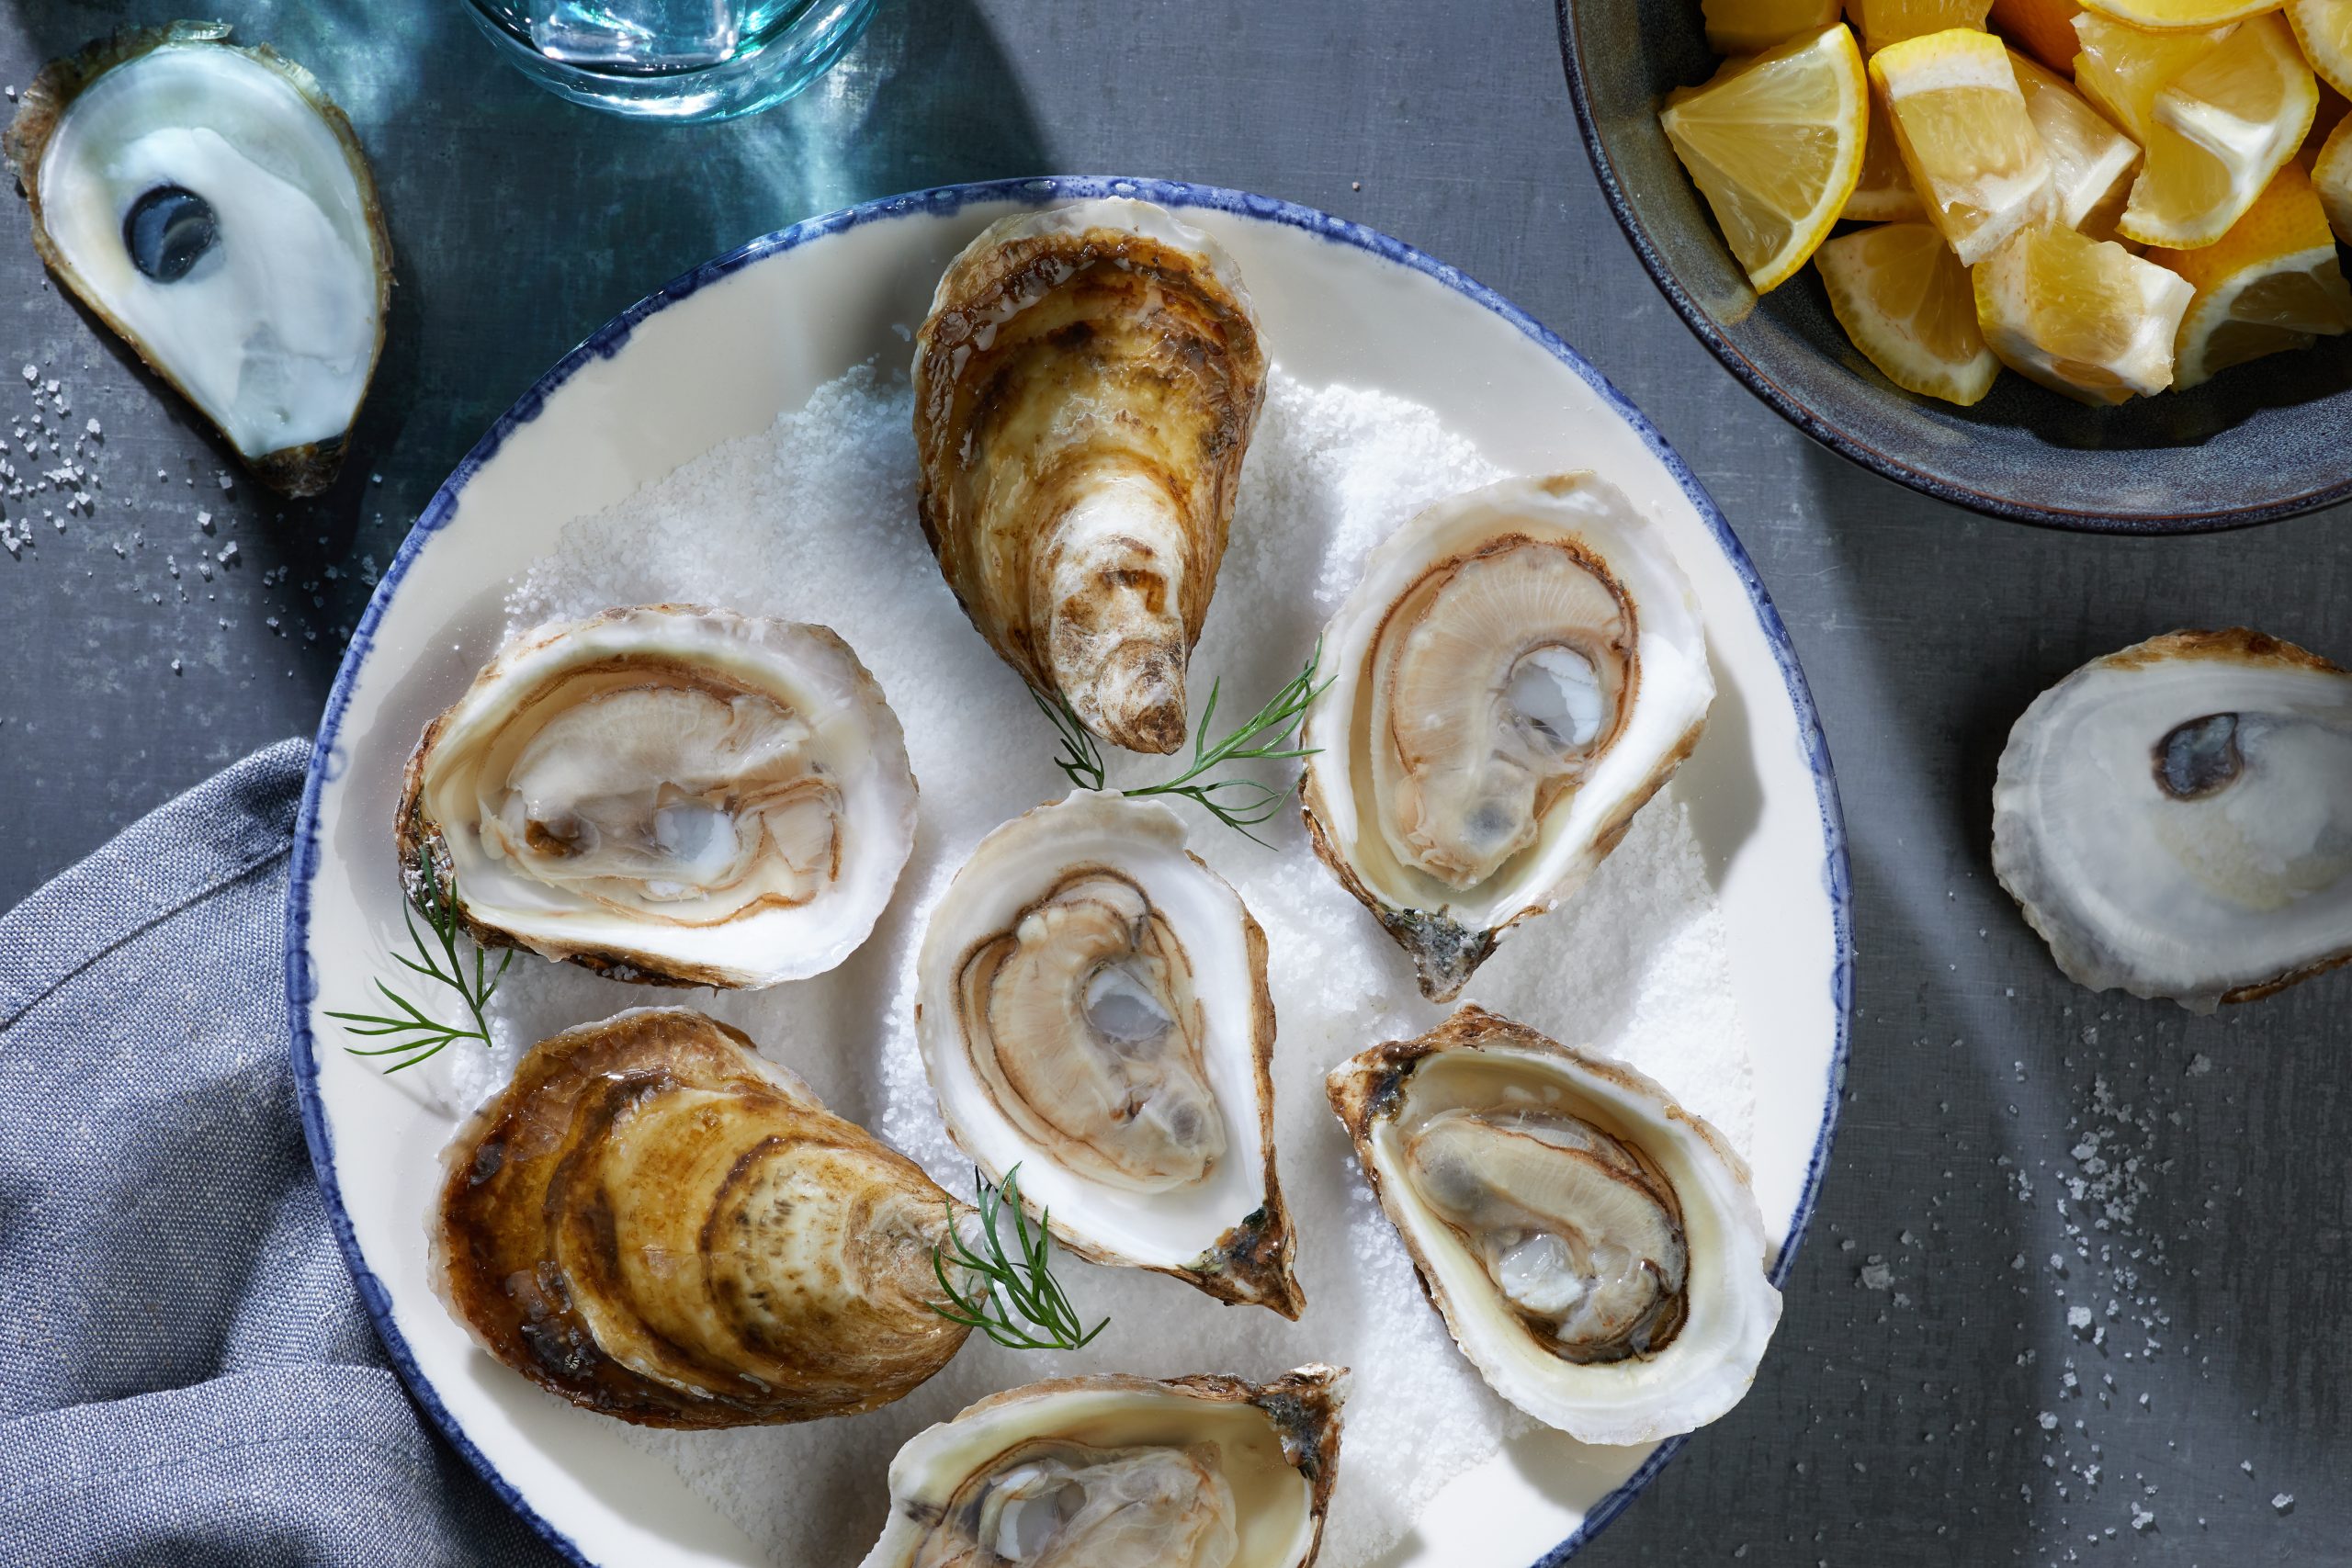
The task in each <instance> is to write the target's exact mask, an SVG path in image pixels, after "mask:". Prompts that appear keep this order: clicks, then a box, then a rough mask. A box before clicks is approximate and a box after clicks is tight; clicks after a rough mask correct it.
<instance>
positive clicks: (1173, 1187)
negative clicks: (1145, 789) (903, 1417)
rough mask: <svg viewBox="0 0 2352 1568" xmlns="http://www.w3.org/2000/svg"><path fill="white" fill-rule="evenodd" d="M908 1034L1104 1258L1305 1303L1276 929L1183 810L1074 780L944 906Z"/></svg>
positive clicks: (986, 1130)
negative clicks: (1284, 1083) (1279, 1083)
mask: <svg viewBox="0 0 2352 1568" xmlns="http://www.w3.org/2000/svg"><path fill="white" fill-rule="evenodd" d="M915 973H916V1000H915V1038H916V1040H917V1042H918V1043H920V1044H921V1046H922V1057H923V1067H924V1070H925V1072H926V1073H928V1074H929V1076H930V1078H931V1085H932V1090H933V1093H934V1094H935V1095H937V1097H938V1100H939V1111H940V1116H941V1119H942V1120H943V1121H944V1122H945V1123H946V1125H947V1132H948V1135H949V1136H950V1137H952V1138H953V1139H955V1141H956V1146H957V1147H958V1148H960V1149H962V1150H963V1151H964V1152H965V1153H966V1154H967V1155H968V1156H971V1158H972V1160H973V1161H974V1163H976V1164H977V1165H978V1166H979V1168H981V1170H982V1171H983V1172H984V1173H985V1174H986V1175H987V1176H988V1177H989V1179H991V1180H1001V1179H1002V1178H1003V1177H1004V1175H1005V1173H1006V1172H1007V1171H1009V1170H1011V1169H1012V1168H1013V1167H1015V1166H1018V1167H1020V1168H1021V1183H1020V1185H1021V1195H1022V1199H1023V1202H1024V1203H1026V1204H1027V1205H1028V1206H1029V1207H1030V1208H1031V1210H1032V1212H1033V1213H1040V1212H1042V1213H1046V1214H1047V1215H1049V1216H1050V1220H1049V1223H1050V1224H1051V1226H1052V1229H1053V1232H1054V1235H1056V1236H1057V1238H1059V1239H1060V1240H1061V1242H1062V1243H1063V1244H1064V1245H1065V1246H1067V1247H1069V1249H1070V1250H1071V1251H1073V1252H1075V1253H1077V1254H1079V1255H1080V1257H1082V1258H1088V1259H1089V1260H1091V1261H1092V1262H1096V1263H1105V1264H1114V1265H1125V1266H1128V1267H1136V1268H1144V1269H1155V1270H1158V1271H1159V1272H1161V1273H1165V1274H1170V1275H1173V1276H1175V1277H1176V1278H1178V1279H1181V1280H1184V1281H1186V1282H1187V1283H1189V1284H1191V1285H1193V1286H1195V1287H1196V1288H1198V1289H1200V1290H1202V1291H1205V1292H1208V1293H1209V1294H1210V1295H1213V1296H1216V1297H1217V1298H1218V1299H1219V1300H1222V1301H1227V1302H1235V1303H1253V1304H1256V1305H1260V1306H1265V1307H1271V1308H1272V1309H1273V1310H1274V1311H1275V1312H1278V1313H1280V1314H1283V1316H1284V1317H1290V1318H1295V1317H1296V1316H1298V1314H1299V1313H1300V1311H1301V1310H1302V1308H1303V1307H1304V1306H1305V1304H1306V1297H1305V1295H1304V1294H1303V1293H1302V1292H1300V1290H1299V1287H1298V1282H1297V1280H1295V1278H1294V1277H1293V1276H1292V1273H1291V1261H1292V1254H1293V1250H1294V1248H1295V1238H1294V1237H1293V1235H1292V1234H1291V1229H1290V1216H1289V1213H1288V1211H1287V1210H1286V1209H1285V1208H1284V1207H1283V1195H1282V1187H1281V1184H1280V1182H1279V1181H1277V1179H1275V1171H1274V1145H1273V1077H1272V1058H1273V1047H1274V1006H1273V998H1272V996H1271V995H1270V994H1269V992H1268V990H1267V986H1266V938H1265V933H1264V932H1263V931H1261V930H1260V929H1259V927H1258V922H1257V921H1256V920H1254V919H1251V918H1250V911H1249V909H1248V908H1246V907H1244V906H1243V904H1242V902H1241V898H1240V896H1239V895H1238V894H1237V893H1235V892H1234V890H1233V888H1232V887H1231V886H1229V885H1227V883H1226V881H1225V880H1224V879H1223V878H1222V877H1220V876H1218V875H1217V874H1216V873H1215V872H1213V871H1211V870H1210V869H1209V868H1208V866H1207V865H1206V864H1205V863H1204V862H1202V861H1201V860H1200V859H1199V857H1197V856H1195V855H1193V853H1191V852H1189V851H1188V850H1187V849H1186V848H1185V837H1184V825H1183V823H1182V820H1180V819H1179V818H1177V816H1176V814H1175V813H1173V812H1171V811H1170V810H1169V809H1167V808H1166V807H1162V806H1159V805H1157V804H1154V803H1152V802H1149V801H1138V800H1126V799H1123V798H1122V797H1120V796H1119V795H1106V794H1100V793H1095V792H1091V791H1080V792H1079V793H1077V794H1075V795H1071V796H1069V798H1068V799H1066V800H1062V801H1059V802H1057V803H1055V804H1053V805H1050V806H1041V807H1038V808H1037V809H1036V810H1035V811H1032V812H1029V813H1028V814H1026V815H1025V816H1023V817H1020V818H1015V819H1014V820H1012V821H1011V822H1008V823H1006V824H1005V825H1004V826H1003V827H1001V828H999V829H997V830H996V831H994V832H992V833H990V834H989V836H988V837H987V838H985V839H983V840H980V842H979V845H978V847H977V848H976V849H974V850H973V852H972V857H971V859H970V860H968V861H967V862H966V863H965V864H964V866H963V868H962V869H961V870H960V871H958V872H957V873H956V876H955V879H954V881H952V882H951V883H950V884H949V885H948V888H947V891H946V893H945V894H944V895H943V896H942V897H941V898H940V901H939V903H938V905H937V906H936V907H935V908H933V910H932V913H931V916H930V919H929V922H928V924H927V925H926V926H925V928H924V931H923V939H922V950H921V953H920V954H919V956H918V957H917V959H916V964H915Z"/></svg>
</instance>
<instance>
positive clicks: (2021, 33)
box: [1990, 0, 2083, 71]
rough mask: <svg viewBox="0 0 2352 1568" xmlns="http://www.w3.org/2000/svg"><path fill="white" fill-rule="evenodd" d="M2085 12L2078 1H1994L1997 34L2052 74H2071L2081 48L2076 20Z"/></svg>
mask: <svg viewBox="0 0 2352 1568" xmlns="http://www.w3.org/2000/svg"><path fill="white" fill-rule="evenodd" d="M2082 13H2083V8H2082V7H2081V6H2078V5H2076V4H2075V0H1993V14H1992V17H1991V18H1990V19H1991V21H1992V23H1993V28H1994V30H1995V31H1996V32H1998V33H1999V34H2000V35H2001V36H2002V37H2004V38H2006V39H2008V40H2009V41H2010V42H2011V43H2013V44H2015V45H2017V46H2018V48H2019V49H2022V50H2024V51H2026V52H2027V53H2028V54H2030V55H2032V56H2033V57H2034V58H2035V59H2036V60H2039V61H2040V62H2041V63H2043V64H2044V65H2047V66H2048V67H2050V69H2052V71H2072V70H2073V69H2074V68H2075V54H2076V53H2078V52H2079V51H2081V49H2082V45H2081V43H2080V42H2078V41H2077V40H2076V39H2075V17H2079V16H2081V15H2082Z"/></svg>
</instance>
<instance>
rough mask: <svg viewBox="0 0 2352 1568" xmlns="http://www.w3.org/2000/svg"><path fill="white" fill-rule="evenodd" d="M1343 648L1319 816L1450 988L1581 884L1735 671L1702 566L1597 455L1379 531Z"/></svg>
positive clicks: (1432, 983) (1348, 878)
mask: <svg viewBox="0 0 2352 1568" xmlns="http://www.w3.org/2000/svg"><path fill="white" fill-rule="evenodd" d="M1324 648H1325V650H1326V658H1327V659H1328V660H1330V662H1329V665H1328V666H1327V668H1328V669H1329V671H1330V681H1329V684H1328V685H1327V686H1326V687H1325V688H1324V690H1323V692H1322V693H1321V694H1319V695H1318V696H1317V698H1316V699H1315V701H1314V703H1313V704H1312V705H1310V706H1309V707H1308V709H1307V712H1306V724H1305V728H1304V732H1303V739H1302V741H1301V744H1302V745H1304V746H1306V747H1308V748H1310V749H1311V750H1312V754H1311V755H1310V756H1309V757H1308V759H1307V763H1306V783H1305V784H1304V786H1303V788H1302V790H1301V802H1302V805H1303V807H1304V809H1305V811H1306V824H1307V830H1308V833H1309V835H1310V836H1311V838H1312V840H1313V841H1314V844H1315V851H1316V852H1317V854H1318V855H1320V856H1321V857H1322V858H1323V861H1324V863H1326V864H1327V865H1329V867H1330V868H1331V870H1332V873H1333V874H1335V875H1337V876H1338V877H1339V879H1340V883H1341V884H1342V885H1343V886H1346V888H1347V889H1348V891H1349V892H1351V893H1352V894H1354V895H1355V896H1356V897H1358V898H1359V899H1361V900H1363V903H1364V905H1365V906H1366V907H1367V908H1370V909H1371V910H1372V911H1373V913H1374V915H1375V916H1377V917H1378V918H1379V920H1380V922H1381V924H1382V925H1383V926H1384V927H1385V928H1386V929H1387V931H1388V932H1389V934H1390V935H1391V936H1393V937H1394V938H1396V940H1397V942H1398V943H1399V944H1400V945H1402V946H1403V947H1404V949H1405V950H1406V952H1408V953H1410V954H1411V955H1412V957H1413V962H1414V965H1415V967H1416V969H1417V971H1418V973H1419V981H1420V987H1421V990H1422V993H1423V994H1424V995H1426V996H1428V997H1430V998H1432V999H1433V1000H1438V1001H1444V1000H1448V999H1450V998H1453V996H1455V995H1456V994H1457V993H1459V992H1460V990H1461V989H1462V987H1463V985H1464V982H1466V981H1467V980H1468V979H1469V977H1470V975H1471V973H1472V972H1473V971H1474V970H1476V968H1477V967H1478V965H1479V964H1482V963H1484V962H1485V961H1486V958H1487V955H1488V954H1489V953H1492V952H1493V951H1494V947H1495V943H1496V942H1498V940H1499V939H1500V938H1501V936H1502V934H1503V933H1504V931H1507V930H1508V929H1509V928H1510V926H1511V925H1512V924H1513V923H1514V922H1516V921H1518V920H1521V919H1525V918H1527V917H1528V916H1530V915H1536V914H1541V913H1543V912H1544V910H1546V909H1549V908H1552V906H1553V905H1555V903H1557V902H1558V901H1559V900H1560V899H1561V898H1563V897H1567V896H1568V895H1569V894H1571V893H1573V892H1574V891H1575V890H1576V889H1577V887H1579V886H1582V885H1583V883H1584V880H1585V879H1586V878H1587V877H1588V876H1589V875H1590V874H1592V870H1593V868H1594V867H1595V866H1597V865H1599V864H1600V862H1601V860H1602V859H1603V858H1604V857H1605V856H1606V855H1607V854H1608V853H1609V852H1610V851H1611V850H1612V849H1614V848H1615V847H1616V845H1617V841H1618V840H1619V839H1620V838H1622V837H1623V834H1624V832H1625V829H1626V828H1627V827H1628V826H1629V825H1630V824H1631V823H1632V821H1633V817H1634V812H1635V811H1637V810H1639V809H1640V808H1641V807H1642V806H1643V804H1644V803H1645V802H1646V801H1647V800H1648V799H1649V797H1650V796H1651V795H1653V794H1654V793H1656V792H1657V789H1658V788H1659V786H1661V785H1662V784H1665V783H1666V781H1667V779H1668V777H1670V776H1671V775H1672V774H1673V773H1674V770H1675V769H1676V768H1677V767H1678V766H1679V765H1680V763H1681V761H1682V759H1683V758H1684V757H1685V756H1687V755H1689V754H1690V751H1691V748H1692V747H1693V746H1695V745H1696V744H1697V743H1698V739H1699V734H1700V730H1701V728H1702V726H1704V724H1705V723H1706V716H1707V708H1708V705H1710V704H1711V703H1712V702H1713V699H1714V693H1715V685H1714V677H1713V674H1712V672H1711V671H1709V669H1708V667H1707V647H1706V637H1705V633H1704V631H1703V629H1702V626H1701V625H1700V622H1699V617H1698V610H1697V604H1696V601H1695V599H1694V598H1693V596H1692V594H1691V586H1690V583H1689V582H1688V581H1686V580H1685V579H1684V577H1683V575H1682V572H1681V570H1680V569H1679V568H1678V567H1677V566H1676V565H1675V562H1674V558H1673V557H1672V555H1671V554H1670V553H1669V551H1668V548H1667V547H1666V544H1665V542H1664V540H1662V539H1661V538H1659V537H1658V536H1657V531H1656V529H1655V528H1654V527H1652V526H1651V525H1649V524H1648V523H1646V522H1645V521H1644V520H1643V519H1642V517H1641V516H1640V514H1639V513H1636V512H1635V511H1634V507H1633V504H1632V502H1628V501H1627V500H1626V499H1625V497H1624V495H1623V492H1622V491H1619V490H1618V489H1617V488H1616V487H1615V486H1614V485H1611V484H1610V483H1608V482H1607V481H1606V480H1604V479H1600V478H1598V477H1596V476H1594V475H1592V474H1589V473H1572V474H1555V475H1553V476H1551V477H1549V478H1544V479H1505V480H1503V481H1501V482H1500V483H1498V484H1493V485H1488V486H1487V487H1485V488H1484V489H1481V490H1475V491H1470V492H1468V493H1467V494H1464V495H1460V496H1456V497H1454V498H1453V499H1451V500H1448V501H1442V502H1438V503H1437V504H1436V505H1434V506H1431V507H1430V508H1429V509H1428V510H1427V511H1425V512H1423V513H1420V515H1419V516H1418V517H1416V518H1414V519H1413V520H1412V521H1411V522H1410V523H1408V524H1407V525H1405V526H1404V527H1402V528H1400V529H1398V530H1397V533H1396V534H1395V535H1394V536H1391V537H1390V538H1389V539H1388V540H1387V541H1386V542H1385V543H1384V544H1382V545H1381V546H1380V547H1378V548H1376V549H1375V550H1374V551H1373V552H1372V555H1371V557H1370V558H1369V559H1368V560H1367V561H1366V562H1365V564H1364V571H1363V581H1361V582H1359V583H1358V584H1357V586H1356V588H1355V591H1354V592H1352V593H1351V594H1350V595H1349V597H1348V600H1347V602H1346V604H1343V605H1341V606H1340V612H1339V614H1337V615H1334V616H1333V617H1332V618H1331V624H1330V626H1329V629H1328V630H1327V631H1326V632H1325V634H1324Z"/></svg>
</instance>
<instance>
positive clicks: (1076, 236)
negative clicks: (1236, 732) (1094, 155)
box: [914, 198, 1266, 752]
mask: <svg viewBox="0 0 2352 1568" xmlns="http://www.w3.org/2000/svg"><path fill="white" fill-rule="evenodd" d="M1265 378H1266V361H1265V354H1264V351H1263V350H1262V349H1261V346H1260V344H1259V341H1258V329H1257V323H1256V320H1255V317H1254V316H1253V315H1252V313H1251V310H1250V297H1249V295H1248V293H1247V291H1246V290H1244V288H1242V286H1241V282H1240V278H1239V276H1238V274H1237V272H1236V271H1235V269H1234V266H1233V263H1232V260H1231V258H1230V257H1228V256H1227V255H1226V254H1225V253H1224V252H1223V251H1222V250H1220V249H1219V248H1218V247H1217V245H1216V243H1215V242H1213V241H1211V240H1210V239H1209V238H1208V237H1207V236H1206V235H1204V234H1202V233H1200V232H1198V231H1194V230H1193V229H1191V228H1189V227H1188V226H1186V225H1184V224H1182V223H1181V222H1179V221H1177V220H1176V219H1175V218H1173V217H1172V216H1170V214H1169V213H1167V212H1166V211H1164V210H1162V209H1159V208H1157V207H1154V206H1152V205H1150V204H1149V203H1148V202H1142V201H1134V200H1127V199H1121V198H1113V199H1105V200H1098V201H1081V202H1076V203H1072V204H1069V205H1068V206H1063V207H1057V208H1051V209H1046V210H1043V211H1038V212H1029V213H1022V214H1018V215H1016V216H1014V217H1011V218H1007V219H1004V220H1001V221H999V222H997V223H995V224H992V225H991V226H990V227H989V228H988V229H987V230H986V231H983V232H982V233H981V234H980V235H979V237H978V239H975V240H974V241H973V242H972V243H971V244H969V245H968V246H967V247H966V248H965V249H964V251H963V252H962V254H959V255H957V256H956V260H955V261H954V262H953V263H951V264H950V265H949V266H948V268H947V271H946V274H945V275H944V276H943V277H942V278H941V279H940V281H939V288H938V292H937V295H936V296H935V298H934V299H933V301H932V307H931V313H930V315H929V317H928V318H927V319H926V320H925V321H924V322H923V324H922V332H921V333H919V334H918V335H917V337H916V340H915V367H914V409H915V413H914V423H915V446H916V450H917V455H918V457H919V458H920V461H921V465H922V468H921V476H920V488H919V491H918V492H917V493H918V504H919V509H920V513H921V517H922V528H923V534H924V536H925V537H926V538H927V539H929V541H930V542H931V547H932V551H933V554H934V555H935V556H937V557H938V558H939V566H940V570H942V571H943V572H944V573H945V575H946V578H947V581H948V585H949V586H950V587H952V588H953V589H954V590H955V591H956V598H957V599H958V600H960V601H961V602H962V604H963V605H964V609H965V611H966V613H967V614H968V615H970V616H971V619H972V624H973V626H976V627H977V628H978V630H979V632H980V634H981V635H982V636H983V637H986V638H987V639H988V641H989V646H990V647H992V648H994V649H996V650H997V652H998V653H999V654H1000V655H1001V656H1002V657H1003V658H1004V659H1005V660H1006V661H1007V662H1009V663H1010V664H1012V667H1013V669H1014V670H1016V671H1019V672H1020V674H1021V676H1022V678H1023V680H1025V681H1027V682H1029V684H1030V685H1031V686H1032V687H1033V688H1035V690H1036V691H1037V692H1039V693H1041V694H1044V695H1046V697H1047V698H1049V699H1052V700H1055V701H1057V702H1061V703H1064V704H1067V705H1068V706H1069V709H1070V711H1071V712H1072V713H1074V714H1075V715H1076V716H1077V717H1078V720H1079V722H1080V723H1081V724H1083V725H1084V726H1085V727H1086V728H1088V729H1090V730H1091V731H1092V732H1093V733H1095V734H1096V735H1099V736H1101V737H1102V738H1103V739H1106V740H1109V741H1111V742H1112V743H1113V744H1114V745H1118V746H1123V747H1125V748H1127V749H1128V750H1136V751H1152V752H1167V751H1173V750H1176V749H1177V747H1179V746H1180V745H1182V743H1183V739H1184V731H1185V709H1184V667H1185V662H1186V660H1188V659H1189V658H1190V656H1191V653H1192V649H1193V642H1194V641H1195V640H1196V639H1197V638H1198V637H1200V635H1201V623H1202V621H1203V619H1204V617H1205V616H1206V615H1208V608H1209V596H1210V594H1211V593H1212V592H1214V591H1215V589H1216V574H1217V566H1218V563H1219V561H1220V560H1221V559H1222V558H1223V557H1224V554H1225V542H1226V531H1227V526H1228V525H1229V524H1230V522H1231V520H1232V516H1233V502H1234V496H1235V492H1236V490H1237V488H1238V484H1239V480H1240V473H1241V459H1242V456H1243V454H1244V452H1245V451H1246V450H1247V448H1248V446H1249V444H1250V432H1251V430H1252V429H1253V428H1254V426H1255V425H1256V423H1257V419H1258V412H1259V409H1260V406H1261V403H1262V402H1263V400H1264V397H1265Z"/></svg>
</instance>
